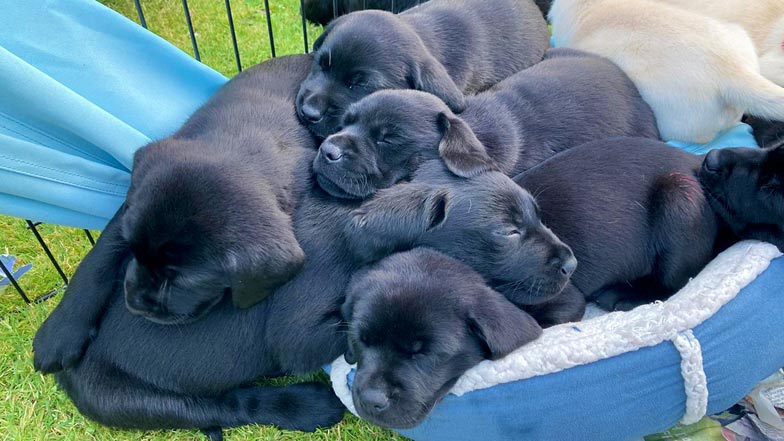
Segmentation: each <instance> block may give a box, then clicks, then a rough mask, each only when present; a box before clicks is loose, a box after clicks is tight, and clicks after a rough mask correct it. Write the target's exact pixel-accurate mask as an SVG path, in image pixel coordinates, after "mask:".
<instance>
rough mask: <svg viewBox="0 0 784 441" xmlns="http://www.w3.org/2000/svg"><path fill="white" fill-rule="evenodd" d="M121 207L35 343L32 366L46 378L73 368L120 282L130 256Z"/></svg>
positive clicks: (75, 275) (80, 266)
mask: <svg viewBox="0 0 784 441" xmlns="http://www.w3.org/2000/svg"><path fill="white" fill-rule="evenodd" d="M124 211H125V207H124V206H123V207H120V209H119V210H118V211H117V213H116V214H115V215H114V217H113V218H112V220H111V221H109V224H108V225H107V226H106V228H105V229H104V231H103V233H102V234H101V237H99V238H98V242H97V243H96V244H95V247H94V248H93V249H92V250H91V251H90V252H89V253H88V254H87V256H86V257H85V258H84V260H82V262H81V263H80V264H79V267H78V268H77V269H76V273H75V274H74V275H73V277H72V278H71V283H70V284H69V285H68V287H67V288H66V290H65V293H64V294H63V298H62V300H60V303H59V304H58V305H57V307H56V308H55V309H54V311H52V313H51V314H50V315H49V317H48V318H47V319H46V321H44V323H43V324H42V325H41V327H40V328H39V329H38V332H36V334H35V339H34V340H33V353H34V355H33V364H34V365H35V369H36V370H39V371H41V372H42V373H44V374H49V373H53V372H58V371H60V370H62V369H65V368H68V367H70V366H73V365H74V364H75V363H76V362H78V361H79V359H81V357H82V354H84V351H85V349H87V345H88V344H89V343H90V341H91V340H92V338H93V337H94V335H95V333H96V330H97V328H98V324H99V323H100V320H101V317H102V315H103V311H104V309H105V307H106V304H107V302H108V300H109V299H110V298H111V296H112V295H113V294H114V293H115V291H116V287H117V283H118V282H119V281H120V280H121V274H122V267H123V264H124V262H125V260H126V259H127V256H128V255H129V250H128V247H127V245H126V244H125V242H124V241H123V239H122V236H121V234H120V228H121V220H122V213H123V212H124Z"/></svg>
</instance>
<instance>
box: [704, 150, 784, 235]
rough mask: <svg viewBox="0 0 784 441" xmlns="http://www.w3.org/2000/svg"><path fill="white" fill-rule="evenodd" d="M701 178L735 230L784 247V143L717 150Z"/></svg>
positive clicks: (710, 155)
mask: <svg viewBox="0 0 784 441" xmlns="http://www.w3.org/2000/svg"><path fill="white" fill-rule="evenodd" d="M700 182H701V183H702V186H703V188H704V189H705V192H706V193H707V195H708V199H709V200H710V203H711V207H713V210H714V211H715V212H716V213H717V214H718V215H719V216H720V217H721V218H722V219H723V220H724V222H725V223H726V224H727V225H729V227H730V228H731V229H732V231H733V233H735V234H736V235H737V236H738V237H740V238H741V239H757V240H762V241H766V242H770V243H772V244H774V245H776V246H777V247H779V249H780V250H784V146H782V147H777V148H774V149H752V148H732V149H722V150H713V151H711V152H710V153H708V155H707V156H705V160H704V161H703V163H702V168H701V170H700Z"/></svg>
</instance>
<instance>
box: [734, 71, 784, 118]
mask: <svg viewBox="0 0 784 441" xmlns="http://www.w3.org/2000/svg"><path fill="white" fill-rule="evenodd" d="M727 99H728V101H729V103H730V104H731V105H733V106H736V107H738V108H740V109H742V110H743V111H744V113H746V114H749V115H753V116H757V117H760V118H765V119H769V120H773V121H784V88H783V87H781V86H778V85H777V84H776V83H774V82H772V81H770V80H769V79H767V78H765V77H763V76H762V75H760V74H759V73H757V72H753V71H746V72H744V74H742V75H737V76H736V77H735V79H734V81H733V82H732V84H730V85H729V87H728V88H727Z"/></svg>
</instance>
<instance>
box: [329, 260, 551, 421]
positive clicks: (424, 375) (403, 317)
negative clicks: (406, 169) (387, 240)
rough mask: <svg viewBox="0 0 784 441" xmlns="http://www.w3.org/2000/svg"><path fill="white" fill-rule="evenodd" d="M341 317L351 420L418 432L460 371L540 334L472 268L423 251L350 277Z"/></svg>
mask: <svg viewBox="0 0 784 441" xmlns="http://www.w3.org/2000/svg"><path fill="white" fill-rule="evenodd" d="M343 314H344V316H345V318H346V320H347V321H348V322H349V333H348V335H349V340H350V343H349V348H348V351H347V352H346V355H345V357H346V361H348V362H349V363H357V371H356V376H355V377H354V383H353V386H352V395H353V398H354V405H355V406H356V409H357V412H358V413H359V416H361V417H362V418H364V419H366V420H368V421H370V422H372V423H374V424H377V425H380V426H385V427H394V428H400V429H403V428H410V427H414V426H416V425H418V424H420V423H421V422H422V420H424V419H425V417H426V416H427V415H428V413H430V411H431V410H432V409H433V408H434V407H435V405H436V404H437V403H438V402H439V401H441V399H442V398H443V397H444V396H445V395H446V394H447V393H448V392H449V390H450V389H451V388H452V386H454V384H455V383H456V382H457V380H458V378H460V376H461V375H462V374H463V373H464V372H465V371H466V370H468V369H470V368H471V367H473V366H475V365H477V364H478V363H479V362H481V361H482V360H486V359H489V360H497V359H499V358H501V357H504V356H506V355H507V354H509V353H510V352H512V351H514V350H515V349H517V348H519V347H521V346H523V345H525V344H526V343H528V342H530V341H532V340H535V339H536V338H538V337H539V335H541V333H542V329H541V328H540V327H539V325H537V323H536V322H535V321H534V320H533V318H531V316H530V315H528V314H526V313H525V312H523V311H522V310H520V309H518V308H517V307H516V306H515V305H513V304H512V303H510V302H509V301H508V300H507V299H505V298H504V296H502V295H501V294H499V293H497V292H495V291H493V290H492V289H490V288H488V287H487V285H486V284H485V282H484V280H483V279H482V277H481V276H480V275H479V274H477V273H476V272H474V271H473V270H472V269H471V268H469V267H468V266H466V265H465V264H462V263H460V262H458V261H456V260H454V259H452V258H449V257H447V256H445V255H443V254H441V253H439V252H436V251H433V250H428V249H424V248H417V249H414V250H412V251H407V252H404V253H398V254H395V255H392V256H390V257H387V258H385V259H383V260H382V261H380V262H379V263H377V264H376V265H374V266H372V267H370V268H368V269H364V270H361V271H360V272H358V273H357V274H355V275H354V277H353V278H352V281H351V284H350V285H349V288H348V290H347V294H346V303H345V305H344V306H343Z"/></svg>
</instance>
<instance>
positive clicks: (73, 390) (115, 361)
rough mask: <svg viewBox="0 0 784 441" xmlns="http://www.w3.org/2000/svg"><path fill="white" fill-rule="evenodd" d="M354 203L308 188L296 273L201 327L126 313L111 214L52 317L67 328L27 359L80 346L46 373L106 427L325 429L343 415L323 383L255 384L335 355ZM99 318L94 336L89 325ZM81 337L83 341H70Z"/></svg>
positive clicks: (298, 218)
mask: <svg viewBox="0 0 784 441" xmlns="http://www.w3.org/2000/svg"><path fill="white" fill-rule="evenodd" d="M314 153H315V152H311V155H312V154H314ZM309 160H310V158H307V159H306V160H304V161H302V162H303V163H304V164H305V165H306V166H307V163H308V162H309ZM354 208H356V206H355V205H350V204H347V203H346V202H345V201H340V200H337V199H335V198H332V197H329V196H328V195H327V194H326V193H324V192H323V191H321V190H320V189H319V188H318V187H317V186H316V185H315V184H313V183H312V182H311V183H309V190H308V193H307V194H306V195H305V196H304V197H303V200H302V202H301V204H300V205H299V208H298V209H297V211H296V212H295V215H294V229H295V231H296V234H297V238H298V239H299V242H300V244H301V245H302V247H303V249H304V250H305V253H306V254H307V256H308V258H307V259H306V262H305V265H304V267H303V269H302V271H300V272H299V273H298V274H297V275H296V276H295V277H294V278H293V279H292V280H291V281H289V282H288V283H286V284H284V285H283V286H281V287H279V288H278V289H276V290H275V292H274V293H273V294H272V295H271V296H270V297H268V298H267V299H266V300H265V301H264V302H262V303H259V304H257V305H254V306H253V307H251V308H248V309H237V308H235V307H234V306H233V305H232V302H231V300H230V299H229V298H228V297H225V298H223V299H222V300H221V301H219V302H218V303H217V304H216V305H214V306H213V307H212V309H211V311H210V313H209V314H208V315H206V316H205V317H203V318H202V319H201V320H198V321H193V322H189V323H184V324H180V325H177V326H172V325H162V324H159V323H155V322H153V321H150V320H146V319H144V318H143V317H141V316H139V315H135V314H131V313H130V312H129V311H128V308H127V307H126V299H125V298H124V292H123V286H122V283H121V282H122V279H123V272H124V271H126V270H127V268H128V267H129V266H130V263H129V260H130V258H128V257H126V258H123V257H122V256H123V255H127V254H128V251H127V249H128V244H127V243H126V242H124V240H123V239H122V237H121V235H119V234H118V231H119V229H120V228H119V227H120V225H119V224H120V223H121V220H122V216H117V217H116V218H115V219H114V220H113V221H112V223H111V224H110V225H109V227H108V228H107V229H106V230H105V232H104V233H103V234H102V235H101V237H100V239H99V240H98V242H97V243H96V246H95V248H94V249H93V250H92V251H91V252H90V253H89V254H88V256H87V257H86V258H85V260H84V261H83V262H82V264H81V265H80V266H79V268H78V269H77V271H76V274H75V275H74V277H73V283H72V285H71V286H70V287H69V289H68V291H67V292H66V294H65V297H64V299H63V301H62V303H61V304H60V305H59V306H58V307H57V308H56V309H55V311H54V312H53V313H52V315H51V316H50V319H49V320H56V321H57V323H63V324H65V325H66V326H65V327H64V328H62V329H58V331H59V335H51V334H47V335H42V334H41V333H40V332H39V334H37V335H36V338H35V341H34V351H35V356H36V359H38V358H39V357H44V358H45V359H48V358H52V357H51V354H50V352H52V351H55V352H57V351H60V350H62V346H63V345H65V344H73V345H74V347H72V348H69V349H70V351H69V353H73V354H78V353H80V352H81V351H82V350H83V348H84V347H85V346H86V350H85V351H84V354H83V355H82V356H81V358H80V359H79V360H78V362H72V363H70V365H69V366H67V367H65V368H64V369H63V370H61V371H59V372H57V373H56V374H55V378H56V379H57V381H58V383H59V384H60V385H61V387H62V388H63V389H64V390H65V391H66V393H67V394H68V395H69V396H70V397H71V399H72V400H73V402H74V403H75V404H76V407H77V408H78V409H79V411H80V412H82V413H83V414H84V415H86V416H87V417H89V418H91V419H93V420H95V421H98V422H100V423H102V424H105V425H109V426H113V427H120V428H132V429H144V430H153V429H178V428H181V429H206V430H208V431H209V432H210V433H211V434H212V435H214V436H215V437H216V438H217V437H218V436H219V434H220V429H219V428H222V427H234V426H240V425H246V424H272V425H276V426H278V427H280V428H284V429H296V430H305V431H312V430H315V429H316V428H317V427H325V426H330V425H332V424H334V423H336V422H338V421H339V420H340V419H341V418H342V416H343V412H344V409H343V406H342V404H341V403H340V401H339V400H338V399H337V398H336V397H335V396H334V394H333V393H332V391H331V389H330V388H329V387H327V386H326V385H323V384H316V383H308V384H298V385H292V386H286V387H262V386H255V385H253V382H254V381H255V380H257V379H259V378H261V377H271V376H279V375H284V374H304V373H310V372H313V371H315V370H318V369H319V368H320V367H321V366H323V365H324V364H326V363H329V362H331V361H332V360H334V359H335V358H336V357H338V356H339V355H340V354H342V353H343V352H344V351H345V348H346V342H345V333H344V332H345V331H344V330H343V328H342V325H341V323H342V319H341V313H340V307H341V304H342V303H343V299H344V297H343V294H344V289H345V287H346V285H347V284H348V281H349V277H350V275H351V273H352V272H353V271H354V269H355V267H354V266H353V264H352V260H351V259H350V254H349V252H348V251H347V250H346V249H345V247H343V246H342V245H341V240H340V237H341V235H342V233H343V229H344V226H343V224H344V223H345V222H346V221H347V220H349V219H350V213H351V210H352V209H354ZM117 262H121V263H120V264H119V265H117V267H115V266H114V265H115V264H117ZM122 262H124V263H122ZM107 293H108V294H107ZM96 304H102V305H105V307H104V310H102V311H101V312H100V313H97V317H89V320H84V315H85V313H84V312H82V311H81V309H82V308H87V309H89V310H90V311H92V312H96V311H95V308H94V307H93V305H96ZM97 321H100V327H99V328H98V329H97V332H96V331H95V330H94V329H93V328H92V327H91V325H90V323H95V322H97ZM72 333H75V336H72V335H71V334H72ZM84 334H88V335H91V339H90V340H88V341H85V342H81V343H78V344H76V343H75V342H76V340H77V339H78V338H79V337H81V336H82V335H84ZM60 340H62V341H60ZM87 343H89V345H87ZM37 366H40V365H38V364H37Z"/></svg>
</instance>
